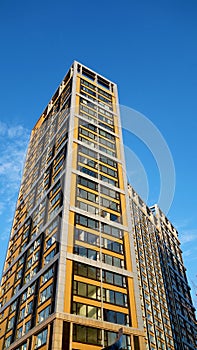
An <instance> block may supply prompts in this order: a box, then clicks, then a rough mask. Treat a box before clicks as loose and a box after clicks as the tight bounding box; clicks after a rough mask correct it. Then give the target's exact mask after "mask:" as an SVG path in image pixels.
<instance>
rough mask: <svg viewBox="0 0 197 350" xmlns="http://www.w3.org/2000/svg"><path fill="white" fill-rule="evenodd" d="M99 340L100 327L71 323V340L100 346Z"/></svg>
mask: <svg viewBox="0 0 197 350" xmlns="http://www.w3.org/2000/svg"><path fill="white" fill-rule="evenodd" d="M101 340H102V339H101V330H100V329H96V328H92V327H85V326H80V325H76V324H74V325H73V341H77V342H81V343H85V344H95V345H98V346H99V345H100V346H101Z"/></svg>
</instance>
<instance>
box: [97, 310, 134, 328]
mask: <svg viewBox="0 0 197 350" xmlns="http://www.w3.org/2000/svg"><path fill="white" fill-rule="evenodd" d="M103 317H104V321H107V322H112V323H118V324H121V325H127V326H128V325H129V322H128V315H126V314H124V313H122V312H116V311H112V310H108V309H103Z"/></svg>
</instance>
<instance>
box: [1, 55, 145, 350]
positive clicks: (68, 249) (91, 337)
mask: <svg viewBox="0 0 197 350" xmlns="http://www.w3.org/2000/svg"><path fill="white" fill-rule="evenodd" d="M125 174H126V171H125V162H124V152H123V142H122V135H121V125H120V116H119V105H118V94H117V87H116V84H114V83H112V82H110V81H109V80H107V79H105V78H103V77H102V76H100V75H98V74H97V73H95V72H93V71H92V70H90V69H88V68H86V67H85V66H83V65H81V64H80V63H78V62H74V64H73V65H72V67H71V68H70V70H69V72H68V73H67V75H66V76H65V78H64V79H63V81H62V83H61V84H60V86H59V88H58V89H57V91H56V92H55V94H54V96H53V97H52V99H51V101H50V103H49V104H48V106H47V107H46V109H45V111H44V112H43V114H42V115H41V117H40V118H39V120H38V121H37V123H36V125H35V127H34V129H33V131H32V134H31V139H30V143H29V147H28V152H27V157H26V162H25V166H24V173H23V178H22V182H21V187H20V191H19V196H18V201H17V205H16V211H15V216H14V220H13V226H12V230H11V235H10V240H9V246H8V250H7V256H6V260H5V265H4V270H3V277H2V284H1V320H0V322H1V326H0V328H1V329H0V350H2V349H9V350H11V349H13V350H33V349H40V350H45V349H51V350H60V349H62V350H71V349H73V350H74V349H75V350H80V349H81V350H82V349H84V350H88V349H91V350H94V349H95V350H97V349H98V350H100V349H101V348H102V347H103V346H106V345H109V344H111V343H112V342H113V341H114V340H115V333H116V332H117V330H118V329H119V327H120V325H121V326H123V328H124V336H123V349H127V350H134V349H135V350H143V349H144V348H145V347H144V329H143V319H142V313H141V304H140V293H139V286H138V279H137V269H136V258H135V250H134V243H133V237H132V234H131V228H132V226H131V216H130V211H129V198H128V194H127V193H128V192H127V191H128V190H127V180H126V175H125Z"/></svg>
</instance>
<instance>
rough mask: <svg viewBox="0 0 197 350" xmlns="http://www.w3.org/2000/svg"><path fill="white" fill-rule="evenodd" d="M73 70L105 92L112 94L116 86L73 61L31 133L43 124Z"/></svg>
mask: <svg viewBox="0 0 197 350" xmlns="http://www.w3.org/2000/svg"><path fill="white" fill-rule="evenodd" d="M75 70H76V73H77V74H79V75H80V76H84V77H85V78H87V79H88V80H90V82H93V83H95V84H97V85H98V87H101V88H102V89H105V90H106V91H107V92H113V91H114V87H115V86H117V85H116V84H115V83H114V82H112V81H110V80H108V79H106V78H105V77H103V76H102V75H100V74H98V73H96V72H95V71H93V70H92V69H90V68H88V67H86V66H84V65H83V64H81V63H80V62H78V61H74V62H73V64H72V65H71V67H70V69H69V70H68V72H67V73H66V75H65V76H64V78H63V80H62V82H61V83H60V85H59V86H58V88H57V89H56V91H55V93H54V94H53V96H52V98H51V99H50V101H49V103H48V105H47V106H46V108H45V110H44V111H43V113H42V114H41V116H40V118H39V119H38V121H37V122H36V124H35V126H34V128H33V132H34V131H35V130H36V129H38V128H39V127H40V126H41V125H42V123H43V122H44V120H45V118H46V117H47V115H48V114H49V112H50V111H51V110H52V108H53V107H54V106H55V104H56V101H57V100H58V98H59V96H60V94H61V93H62V91H63V90H64V87H65V86H66V83H67V82H68V81H69V80H70V79H71V78H72V76H73V74H74V71H75Z"/></svg>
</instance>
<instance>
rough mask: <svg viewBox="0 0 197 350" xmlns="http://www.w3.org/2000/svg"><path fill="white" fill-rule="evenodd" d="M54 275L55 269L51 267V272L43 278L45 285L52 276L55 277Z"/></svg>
mask: <svg viewBox="0 0 197 350" xmlns="http://www.w3.org/2000/svg"><path fill="white" fill-rule="evenodd" d="M53 273H54V269H53V267H51V268H50V269H49V270H47V271H46V272H45V273H44V275H43V276H42V283H45V282H47V281H48V280H49V279H50V278H51V277H52V276H53Z"/></svg>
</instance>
